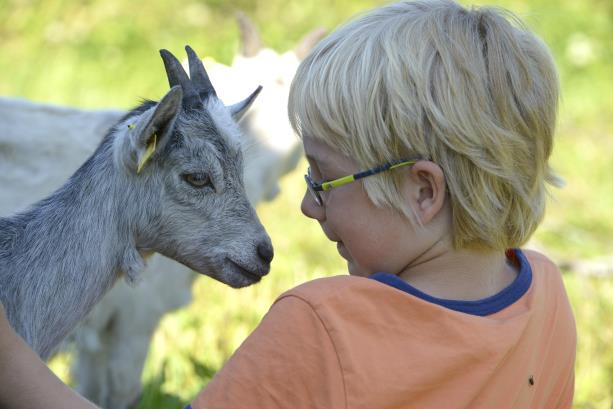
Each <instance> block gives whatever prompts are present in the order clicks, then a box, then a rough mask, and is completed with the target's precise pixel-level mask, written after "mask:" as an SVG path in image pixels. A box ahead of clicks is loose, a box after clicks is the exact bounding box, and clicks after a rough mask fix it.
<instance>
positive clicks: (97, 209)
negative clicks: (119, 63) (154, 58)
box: [0, 47, 273, 359]
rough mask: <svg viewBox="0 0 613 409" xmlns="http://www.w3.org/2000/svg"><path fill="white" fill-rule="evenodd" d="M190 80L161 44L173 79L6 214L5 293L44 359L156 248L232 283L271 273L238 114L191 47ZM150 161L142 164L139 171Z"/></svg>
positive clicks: (15, 321) (1, 239)
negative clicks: (22, 207) (58, 182)
mask: <svg viewBox="0 0 613 409" xmlns="http://www.w3.org/2000/svg"><path fill="white" fill-rule="evenodd" d="M186 50H187V54H188V58H189V66H190V70H189V71H190V77H191V79H190V78H189V77H188V76H187V74H186V73H185V71H184V70H183V68H182V67H181V64H180V63H179V61H178V60H177V59H176V58H175V57H174V56H173V55H172V54H171V53H169V52H168V51H166V50H161V51H160V53H161V55H162V59H163V61H164V65H165V68H166V73H167V76H168V80H169V83H170V86H171V89H170V91H169V92H168V93H167V94H166V95H165V96H164V97H163V98H162V99H161V101H160V102H158V103H155V102H152V101H147V102H144V103H143V104H141V105H140V106H139V107H137V108H136V109H134V110H132V111H131V112H129V113H128V114H127V115H126V116H124V117H123V118H122V119H121V120H120V121H119V122H118V123H117V124H116V125H115V126H114V127H113V128H112V129H111V131H110V132H109V133H108V134H107V136H106V137H105V138H104V139H103V141H102V142H101V144H100V145H99V146H98V148H97V149H96V151H95V152H94V153H93V155H92V156H91V157H90V158H89V159H88V160H87V161H86V162H85V163H84V164H83V165H82V166H81V168H79V169H78V170H77V171H76V173H75V174H74V175H73V176H72V177H71V178H70V179H69V180H68V182H67V183H66V184H65V185H64V186H63V187H61V188H60V189H58V190H57V191H56V192H55V193H53V194H52V195H51V196H49V197H48V198H46V199H44V200H42V201H40V202H38V203H36V204H35V205H33V206H32V207H30V208H29V209H28V210H26V211H24V212H22V213H19V214H16V215H14V216H12V217H7V218H0V300H1V301H2V303H3V304H4V307H5V309H6V312H7V316H8V319H9V321H10V322H11V324H12V325H13V327H14V328H15V330H16V331H17V332H18V333H19V334H20V335H21V336H22V337H23V338H24V339H25V340H26V342H28V344H29V345H30V346H31V347H32V348H33V349H34V350H35V351H36V352H37V353H38V354H39V355H40V356H41V357H42V358H43V359H46V358H47V357H48V356H49V355H50V354H51V352H52V351H53V349H54V348H55V347H56V346H57V345H58V344H59V343H60V342H61V340H62V339H63V338H64V337H65V336H66V335H67V334H68V333H69V332H70V331H71V330H72V329H73V328H74V327H75V325H76V324H77V323H78V322H79V321H80V320H81V319H82V318H83V317H85V315H86V314H87V313H88V312H89V311H90V309H91V308H92V307H93V306H94V304H95V303H96V302H97V301H98V300H99V299H100V297H102V295H104V293H105V292H107V291H108V290H109V289H110V288H111V286H112V285H113V283H114V282H115V281H116V279H118V278H119V277H121V276H122V275H125V276H126V277H127V278H128V280H135V279H136V278H137V276H138V274H139V273H140V271H141V270H142V269H143V268H144V259H143V258H144V257H145V256H146V255H148V254H150V253H153V252H158V253H161V254H163V255H165V256H167V257H170V258H172V259H174V260H176V261H179V262H180V263H183V264H185V265H186V266H188V267H190V268H191V269H193V270H195V271H197V272H200V273H202V274H206V275H208V276H211V277H213V278H215V279H217V280H219V281H222V282H224V283H226V284H228V285H230V286H232V287H242V286H246V285H250V284H252V283H255V282H257V281H259V280H260V279H261V277H263V276H264V275H265V274H267V273H268V271H269V270H270V262H271V261H272V258H273V249H272V245H271V242H270V239H269V237H268V235H267V234H266V232H265V230H264V228H263V227H262V225H261V224H260V222H259V220H258V218H257V215H256V214H255V211H254V209H253V208H252V206H251V205H250V204H249V202H248V200H247V197H246V195H245V191H244V186H243V175H242V171H243V170H242V153H241V131H240V129H239V127H238V125H237V124H236V121H237V120H238V119H239V118H240V117H241V116H242V115H243V114H244V112H245V111H246V110H247V108H248V107H249V105H250V104H251V103H252V102H253V100H254V99H255V97H256V96H257V95H258V93H259V91H260V89H261V88H258V89H256V90H255V91H254V92H253V93H252V94H251V95H250V96H249V97H248V98H246V99H245V100H244V101H242V102H240V103H238V104H235V105H233V106H230V107H226V106H224V105H223V103H222V102H221V101H220V100H219V99H218V98H217V95H216V92H215V89H214V88H213V85H212V84H211V82H210V80H209V78H208V75H207V73H206V71H205V69H204V66H203V65H202V62H201V60H200V59H199V58H198V57H197V56H196V54H195V53H194V51H193V50H192V49H191V48H190V47H186ZM141 167H142V169H141Z"/></svg>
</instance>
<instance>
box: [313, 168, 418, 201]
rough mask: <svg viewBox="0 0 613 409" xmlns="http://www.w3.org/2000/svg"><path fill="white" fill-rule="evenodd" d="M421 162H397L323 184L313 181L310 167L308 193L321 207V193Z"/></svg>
mask: <svg viewBox="0 0 613 409" xmlns="http://www.w3.org/2000/svg"><path fill="white" fill-rule="evenodd" d="M420 160H423V159H422V158H418V159H402V160H397V161H393V162H389V163H386V164H385V165H380V166H376V167H374V168H370V169H367V170H363V171H360V172H358V173H354V174H353V175H349V176H343V177H342V178H338V179H334V180H330V181H325V182H321V183H317V182H315V181H314V180H313V177H312V176H311V168H310V167H309V168H308V169H307V174H306V175H304V180H305V181H306V184H307V188H308V191H309V192H311V196H313V199H314V200H315V203H317V204H318V205H319V206H323V200H322V199H321V194H320V192H323V191H327V190H330V189H334V188H335V187H339V186H343V185H346V184H349V183H351V182H355V181H356V180H358V179H363V178H365V177H367V176H371V175H376V174H377V173H381V172H386V171H388V170H394V169H398V168H399V167H402V166H411V165H414V164H416V163H417V162H418V161H420Z"/></svg>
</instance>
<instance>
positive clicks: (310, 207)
mask: <svg viewBox="0 0 613 409" xmlns="http://www.w3.org/2000/svg"><path fill="white" fill-rule="evenodd" d="M300 210H302V213H303V214H304V215H305V216H306V217H309V218H311V219H315V220H318V221H320V222H322V221H324V220H325V218H326V216H325V215H326V212H325V210H324V207H323V206H319V205H318V204H317V203H316V202H315V199H314V198H313V196H311V194H310V193H309V191H308V190H306V191H305V192H304V196H303V197H302V203H300Z"/></svg>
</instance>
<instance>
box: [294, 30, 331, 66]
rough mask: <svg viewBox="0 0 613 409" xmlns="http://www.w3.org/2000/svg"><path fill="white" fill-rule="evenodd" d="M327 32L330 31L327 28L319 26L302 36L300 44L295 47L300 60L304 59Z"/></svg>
mask: <svg viewBox="0 0 613 409" xmlns="http://www.w3.org/2000/svg"><path fill="white" fill-rule="evenodd" d="M327 34H328V31H327V30H326V29H325V28H323V27H319V28H316V29H315V30H313V31H311V32H309V33H308V34H306V35H305V36H304V37H302V39H301V40H300V42H299V43H298V45H297V46H296V47H295V48H294V53H296V57H298V60H300V61H302V60H304V59H305V58H306V56H307V55H309V53H310V52H311V50H312V49H313V47H315V46H316V45H317V43H318V42H320V41H321V40H322V39H323V38H324V37H325V36H326V35H327Z"/></svg>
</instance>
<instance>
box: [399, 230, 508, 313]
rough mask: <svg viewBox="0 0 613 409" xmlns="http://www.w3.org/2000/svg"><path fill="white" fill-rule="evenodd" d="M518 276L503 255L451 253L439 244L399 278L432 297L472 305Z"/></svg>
mask: <svg viewBox="0 0 613 409" xmlns="http://www.w3.org/2000/svg"><path fill="white" fill-rule="evenodd" d="M518 273H519V268H518V266H516V265H515V264H514V263H513V262H511V261H510V260H508V259H507V257H506V255H505V253H504V252H502V251H485V250H453V248H452V247H451V246H449V244H448V243H443V242H439V243H437V244H436V245H435V246H434V247H432V248H430V249H429V250H428V251H427V252H426V253H424V254H422V255H421V256H420V257H419V258H418V259H417V260H415V261H414V262H413V263H411V265H410V266H407V268H405V269H404V270H403V271H402V272H400V273H399V274H398V277H400V278H401V279H403V280H404V281H405V282H407V283H408V284H410V285H412V286H413V287H415V288H417V289H418V290H420V291H422V292H424V293H426V294H428V295H431V296H433V297H437V298H442V299H448V300H466V301H473V300H480V299H484V298H487V297H490V296H492V295H495V294H497V293H499V292H500V291H502V290H503V289H505V288H506V287H508V286H509V285H510V284H511V283H512V282H513V281H514V280H515V278H516V277H517V275H518Z"/></svg>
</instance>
